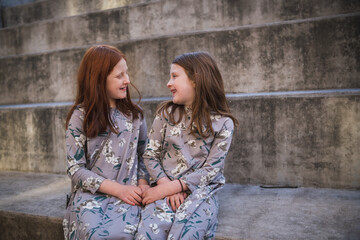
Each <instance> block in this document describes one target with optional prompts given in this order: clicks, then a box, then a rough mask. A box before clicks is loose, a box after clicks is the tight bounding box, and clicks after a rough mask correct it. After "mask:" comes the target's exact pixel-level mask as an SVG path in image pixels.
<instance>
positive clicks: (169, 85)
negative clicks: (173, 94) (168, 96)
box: [166, 78, 172, 88]
mask: <svg viewBox="0 0 360 240" xmlns="http://www.w3.org/2000/svg"><path fill="white" fill-rule="evenodd" d="M166 86H167V87H168V88H171V86H172V79H171V78H170V80H169V81H168V83H167V84H166Z"/></svg>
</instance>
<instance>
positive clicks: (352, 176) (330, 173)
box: [0, 89, 360, 189]
mask: <svg viewBox="0 0 360 240" xmlns="http://www.w3.org/2000/svg"><path fill="white" fill-rule="evenodd" d="M229 101H230V107H231V109H232V112H233V113H234V115H235V117H236V118H237V119H238V120H239V122H240V125H239V128H237V129H236V130H235V133H234V140H233V143H232V146H231V148H230V151H229V154H228V156H227V159H226V165H225V176H226V177H227V180H228V182H231V183H241V184H244V183H245V184H253V185H259V184H285V185H292V186H312V187H329V188H352V189H356V188H360V175H359V172H360V161H359V160H360V148H359V147H358V146H359V145H360V125H359V124H358V123H359V122H360V104H359V102H360V89H358V90H357V91H356V90H348V91H344V90H338V91H312V92H311V91H310V92H307V91H304V92H297V93H296V92H293V93H290V92H286V93H284V94H275V93H269V94H264V93H262V94H248V95H244V96H241V95H237V96H230V97H229ZM160 102H161V100H150V99H148V100H145V101H144V102H142V103H141V106H142V107H143V109H144V111H145V116H146V120H147V125H148V129H150V127H151V124H152V121H153V119H154V113H155V109H156V106H157V105H158V104H159V103H160ZM35 106H37V105H25V106H23V107H17V108H15V107H11V106H9V108H6V107H0V130H1V133H2V136H3V137H2V138H0V146H1V149H0V169H2V170H21V171H36V172H53V173H63V172H64V171H65V159H66V157H65V143H64V132H65V130H64V123H65V117H66V114H67V111H68V110H69V107H70V104H64V105H62V106H56V105H55V106H53V105H52V104H48V105H46V104H44V105H42V106H37V107H35Z"/></svg>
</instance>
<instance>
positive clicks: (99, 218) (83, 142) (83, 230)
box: [63, 108, 147, 239]
mask: <svg viewBox="0 0 360 240" xmlns="http://www.w3.org/2000/svg"><path fill="white" fill-rule="evenodd" d="M110 114H111V119H112V121H113V123H114V126H115V128H117V130H118V132H119V133H118V134H115V133H110V135H109V137H108V138H107V136H108V133H107V132H105V133H102V134H99V135H98V136H97V137H95V138H91V139H86V137H85V135H84V132H83V118H84V111H83V109H82V108H76V109H75V110H74V113H73V115H72V116H71V119H70V122H69V125H68V129H67V131H66V149H67V173H68V175H69V177H70V178H71V180H72V185H73V186H72V187H73V188H74V189H77V190H76V192H75V193H73V194H72V196H71V199H70V203H69V205H68V207H67V211H66V215H65V218H64V220H63V229H64V235H65V239H100V238H104V239H133V237H134V233H135V232H136V229H137V227H138V223H139V219H140V211H141V209H140V207H138V206H131V205H129V204H127V203H124V202H123V201H121V200H120V199H118V198H116V197H113V196H109V195H106V194H103V193H100V192H97V190H98V188H99V187H100V185H101V183H102V181H103V180H104V179H110V180H112V181H116V182H119V183H121V184H124V185H134V186H136V185H137V180H138V178H147V176H146V168H145V166H144V164H143V161H142V157H141V156H142V154H143V152H144V149H145V143H146V135H147V129H146V123H145V119H136V120H134V121H132V120H131V118H129V117H127V116H125V115H123V114H122V113H121V112H120V111H119V110H117V109H111V110H110ZM106 139H107V140H106ZM105 140H106V142H105V145H104V147H103V148H102V152H101V153H100V154H99V155H98V154H97V152H98V151H99V150H100V149H101V146H102V144H103V142H104V141H105ZM85 146H86V147H87V157H85V152H86V151H85ZM96 155H98V156H99V157H98V160H97V161H96V163H95V165H94V166H93V168H92V171H90V170H89V169H88V168H87V167H86V166H90V165H91V163H92V162H93V161H94V157H95V156H96ZM86 159H88V162H87V161H86Z"/></svg>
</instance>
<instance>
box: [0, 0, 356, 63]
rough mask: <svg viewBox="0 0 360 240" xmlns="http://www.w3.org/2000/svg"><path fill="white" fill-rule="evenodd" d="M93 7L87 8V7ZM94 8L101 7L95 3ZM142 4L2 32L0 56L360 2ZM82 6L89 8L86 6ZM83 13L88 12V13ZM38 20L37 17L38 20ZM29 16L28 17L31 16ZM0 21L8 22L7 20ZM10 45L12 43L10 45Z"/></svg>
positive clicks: (302, 14)
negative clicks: (95, 6)
mask: <svg viewBox="0 0 360 240" xmlns="http://www.w3.org/2000/svg"><path fill="white" fill-rule="evenodd" d="M94 1H95V0H92V1H91V2H94ZM71 2H74V1H71ZM91 2H90V4H89V6H91ZM96 2H97V4H100V3H99V1H98V0H97V1H96ZM115 2H116V1H115ZM135 2H136V1H135ZM142 2H144V0H143V1H142ZM145 2H146V3H144V4H136V5H130V6H126V7H122V8H117V9H111V10H107V11H97V12H92V13H85V14H81V15H77V16H73V17H66V18H61V19H59V18H55V19H50V20H48V21H41V22H36V23H33V24H25V25H20V26H15V27H9V28H4V29H1V30H0V36H1V38H0V55H1V56H10V55H17V54H29V53H37V52H43V51H49V50H58V49H64V48H70V47H75V46H84V45H88V44H95V43H104V42H107V43H109V42H110V43H112V42H117V41H128V40H132V39H142V38H148V37H152V36H161V35H173V34H178V33H186V32H194V31H203V30H206V31H212V30H215V29H222V28H229V27H239V26H248V25H259V24H267V23H273V22H281V21H287V20H295V19H307V18H314V17H324V16H334V15H338V14H344V13H353V12H360V2H358V1H353V2H351V3H350V4H344V1H342V0H338V1H333V4H328V1H316V2H313V1H311V2H310V1H300V0H297V1H291V2H289V1H286V0H280V1H277V2H276V3H275V4H274V3H273V1H270V0H267V1H263V0H257V1H250V0H243V1H233V0H221V1H212V0H204V1H201V2H199V1H192V0H182V1H175V0H167V1H151V2H148V1H145ZM42 3H44V4H45V3H46V4H48V5H50V6H53V5H55V9H56V11H58V9H62V8H61V7H59V6H56V5H57V4H62V5H66V4H69V3H70V2H64V1H54V2H53V1H45V2H42ZM38 4H40V3H38ZM83 4H84V3H83ZM35 5H37V4H35ZM85 5H86V6H87V4H84V6H85ZM81 6H82V5H81ZM19 8H20V7H19ZM71 9H72V8H71ZM290 9H292V10H293V11H290ZM34 11H39V12H41V8H38V7H35V6H34ZM75 11H76V10H75ZM83 11H85V12H86V8H84V10H83ZM14 14H15V13H14ZM15 15H16V16H19V15H18V14H15ZM41 15H42V14H36V16H41ZM30 16H32V15H31V14H30ZM4 18H5V19H6V15H5V17H4ZM182 22H186V24H181V23H182ZM14 39H16V40H15V41H14Z"/></svg>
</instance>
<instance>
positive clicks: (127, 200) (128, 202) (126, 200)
mask: <svg viewBox="0 0 360 240" xmlns="http://www.w3.org/2000/svg"><path fill="white" fill-rule="evenodd" d="M123 201H124V202H126V203H127V204H130V205H131V206H134V205H135V203H133V202H132V201H130V200H129V199H127V198H126V199H124V200H123Z"/></svg>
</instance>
